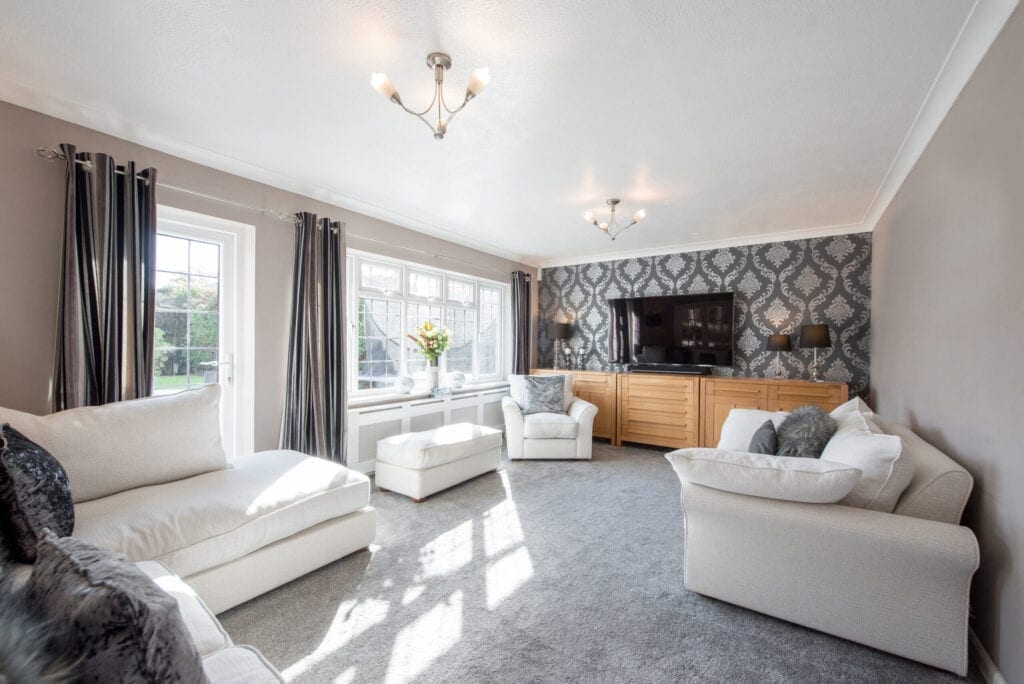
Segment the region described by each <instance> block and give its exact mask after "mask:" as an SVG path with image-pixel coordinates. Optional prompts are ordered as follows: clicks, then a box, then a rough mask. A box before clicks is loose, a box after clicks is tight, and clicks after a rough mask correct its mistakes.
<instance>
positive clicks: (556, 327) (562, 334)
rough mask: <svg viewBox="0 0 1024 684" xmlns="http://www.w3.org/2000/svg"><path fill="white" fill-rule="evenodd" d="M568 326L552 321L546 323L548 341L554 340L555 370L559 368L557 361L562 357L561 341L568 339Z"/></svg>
mask: <svg viewBox="0 0 1024 684" xmlns="http://www.w3.org/2000/svg"><path fill="white" fill-rule="evenodd" d="M569 337H570V335H569V324H568V323H556V322H554V321H552V322H550V323H548V339H549V340H554V342H555V351H554V355H555V358H554V364H553V365H554V368H555V369H556V370H557V369H559V368H561V366H559V363H558V360H559V357H560V356H561V355H562V340H567V339H569Z"/></svg>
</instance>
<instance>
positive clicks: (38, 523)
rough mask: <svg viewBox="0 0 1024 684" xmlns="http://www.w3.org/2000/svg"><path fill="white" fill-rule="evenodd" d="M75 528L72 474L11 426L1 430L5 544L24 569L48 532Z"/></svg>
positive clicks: (0, 534) (0, 533)
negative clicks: (70, 480)
mask: <svg viewBox="0 0 1024 684" xmlns="http://www.w3.org/2000/svg"><path fill="white" fill-rule="evenodd" d="M74 528H75V506H74V504H73V503H72V501H71V486H70V484H69V483H68V476H67V473H66V472H64V468H62V467H61V465H60V463H59V462H58V461H57V459H55V458H54V457H53V456H51V455H50V454H49V452H47V451H46V449H43V448H42V447H41V446H39V445H38V444H36V443H35V442H33V441H31V440H29V439H27V438H26V437H25V436H24V435H22V434H21V433H20V432H18V431H17V430H15V429H14V428H12V427H11V426H10V425H6V424H4V425H0V542H2V543H3V546H4V547H5V548H6V550H7V552H8V554H10V557H11V558H12V559H13V560H15V561H18V562H21V563H31V562H32V561H34V560H35V559H36V543H37V542H38V541H39V539H40V538H41V537H42V536H43V530H45V529H50V530H52V531H53V532H54V534H56V535H57V536H58V537H67V536H70V535H71V532H72V530H74Z"/></svg>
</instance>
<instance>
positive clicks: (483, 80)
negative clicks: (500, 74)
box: [466, 67, 491, 97]
mask: <svg viewBox="0 0 1024 684" xmlns="http://www.w3.org/2000/svg"><path fill="white" fill-rule="evenodd" d="M490 82H491V72H490V70H489V69H488V68H487V67H484V68H483V69H473V75H472V76H470V78H469V87H467V88H466V92H467V93H472V95H473V97H476V96H477V95H479V94H480V93H482V92H483V90H484V88H486V87H487V84H488V83H490Z"/></svg>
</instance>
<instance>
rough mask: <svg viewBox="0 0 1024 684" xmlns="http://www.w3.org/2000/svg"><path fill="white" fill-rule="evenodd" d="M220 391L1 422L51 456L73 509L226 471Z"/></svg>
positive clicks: (3, 413)
mask: <svg viewBox="0 0 1024 684" xmlns="http://www.w3.org/2000/svg"><path fill="white" fill-rule="evenodd" d="M219 400H220V386H219V385H206V386H205V387H202V388H200V389H195V390H187V391H185V392H179V393H177V394H167V395H162V396H158V397H147V398H145V399H134V400H132V401H119V402H114V403H111V404H104V405H103V406H88V407H83V408H76V409H70V410H68V411H61V412H59V413H54V414H51V415H48V416H34V415H32V414H30V413H22V412H21V411H14V410H11V409H5V408H0V423H10V424H11V425H12V426H14V427H15V428H16V429H17V430H18V431H19V432H21V433H22V434H23V435H25V436H26V437H28V438H29V439H31V440H32V441H33V442H36V443H37V444H39V445H40V446H42V447H43V448H44V449H46V450H47V451H49V452H50V453H51V454H53V456H54V458H56V459H57V460H58V461H60V464H61V465H62V466H64V470H66V471H67V474H68V479H69V480H70V482H71V495H72V497H73V498H74V500H75V503H79V502H81V501H91V500H92V499H98V498H100V497H104V496H109V495H111V494H116V493H117V492H123V491H125V490H128V489H134V488H136V487H142V486H145V485H154V484H161V483H164V482H172V481H174V480H180V479H182V478H185V477H191V476H192V475H199V474H200V473H206V472H210V471H211V470H222V469H223V468H225V467H227V459H226V458H225V456H224V448H223V446H221V441H220V415H219V412H218V403H219Z"/></svg>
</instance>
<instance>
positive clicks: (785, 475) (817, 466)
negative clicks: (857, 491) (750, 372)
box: [665, 419, 860, 503]
mask: <svg viewBox="0 0 1024 684" xmlns="http://www.w3.org/2000/svg"><path fill="white" fill-rule="evenodd" d="M766 420H767V419H766ZM665 458H667V459H668V460H669V463H671V464H672V467H673V468H674V469H675V471H676V475H678V476H679V479H680V480H682V481H683V482H692V483H693V484H699V485H703V486H705V487H711V488H713V489H720V490H722V491H725V492H735V493H736V494H746V495H747V496H760V497H763V498H766V499H780V500H782V501H798V502H801V503H835V502H837V501H839V500H840V499H842V498H843V497H844V496H846V495H847V494H849V493H850V490H852V489H853V487H854V485H855V484H856V483H857V481H858V480H859V479H860V470H858V469H857V468H854V467H851V466H848V465H844V464H842V463H831V462H828V461H821V460H819V459H816V458H795V457H791V456H768V455H766V454H751V453H747V452H744V451H723V450H721V449H679V450H677V451H673V452H671V453H668V454H666V455H665Z"/></svg>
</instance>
